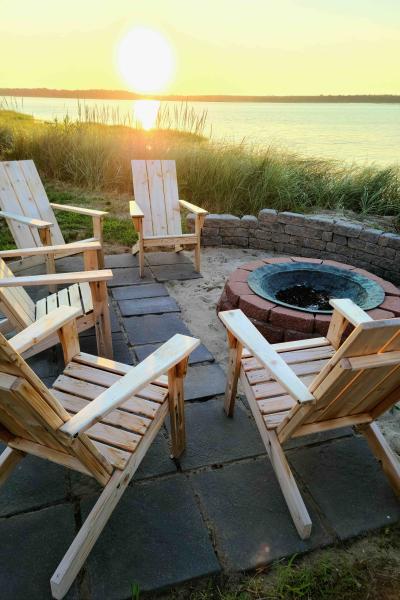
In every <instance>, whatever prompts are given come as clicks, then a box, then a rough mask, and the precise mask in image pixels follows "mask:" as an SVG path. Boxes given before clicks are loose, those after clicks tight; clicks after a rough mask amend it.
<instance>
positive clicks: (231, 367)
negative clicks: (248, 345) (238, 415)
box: [224, 331, 243, 417]
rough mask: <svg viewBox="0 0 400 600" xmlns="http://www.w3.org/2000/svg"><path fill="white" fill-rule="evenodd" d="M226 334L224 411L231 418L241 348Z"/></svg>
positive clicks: (238, 343) (237, 342)
mask: <svg viewBox="0 0 400 600" xmlns="http://www.w3.org/2000/svg"><path fill="white" fill-rule="evenodd" d="M227 334H228V347H229V353H228V373H227V376H226V388H225V399H224V410H225V412H226V414H227V415H228V417H233V412H234V409H235V400H236V392H237V384H238V378H239V373H240V361H241V359H242V352H243V346H242V344H241V343H240V342H239V340H237V339H236V338H235V337H234V336H233V335H232V334H231V332H230V331H227Z"/></svg>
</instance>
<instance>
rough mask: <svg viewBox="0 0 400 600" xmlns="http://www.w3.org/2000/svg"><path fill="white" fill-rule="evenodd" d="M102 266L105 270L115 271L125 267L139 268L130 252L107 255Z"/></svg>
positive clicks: (136, 260) (135, 257) (135, 258)
mask: <svg viewBox="0 0 400 600" xmlns="http://www.w3.org/2000/svg"><path fill="white" fill-rule="evenodd" d="M104 266H105V268H106V269H116V268H125V267H137V266H139V261H138V257H137V256H134V255H133V254H131V253H130V252H125V253H124V254H108V255H107V256H105V257H104Z"/></svg>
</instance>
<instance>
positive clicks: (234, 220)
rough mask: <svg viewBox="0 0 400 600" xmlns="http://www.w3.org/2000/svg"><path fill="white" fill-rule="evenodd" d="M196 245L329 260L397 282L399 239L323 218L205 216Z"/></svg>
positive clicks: (267, 212) (190, 218)
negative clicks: (251, 249)
mask: <svg viewBox="0 0 400 600" xmlns="http://www.w3.org/2000/svg"><path fill="white" fill-rule="evenodd" d="M187 222H188V227H189V229H190V230H193V228H194V218H193V215H188V220H187ZM202 245H203V246H222V247H227V248H232V247H240V248H257V249H260V250H267V251H270V252H277V253H284V254H290V255H295V256H304V257H309V258H322V259H330V260H335V261H339V262H344V263H350V264H353V265H355V266H356V267H361V268H363V269H367V270H368V271H372V273H375V274H376V275H379V276H380V277H384V278H385V279H389V280H390V281H393V282H394V283H397V284H398V283H400V235H398V234H395V233H390V232H385V231H382V230H380V229H373V228H371V227H365V226H363V225H360V224H358V223H351V222H349V221H345V220H343V219H339V218H332V217H329V216H326V215H302V214H297V213H291V212H277V211H276V210H272V209H269V208H265V209H263V210H261V211H260V213H259V215H258V218H257V217H253V216H251V215H246V216H244V217H242V218H239V217H235V216H234V215H208V216H207V217H206V219H205V223H204V228H203V231H202Z"/></svg>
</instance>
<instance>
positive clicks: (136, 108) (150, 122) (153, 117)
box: [133, 100, 160, 130]
mask: <svg viewBox="0 0 400 600" xmlns="http://www.w3.org/2000/svg"><path fill="white" fill-rule="evenodd" d="M159 109H160V101H159V100H135V102H134V103H133V116H134V119H135V121H137V122H138V123H139V124H140V125H141V127H143V129H146V130H149V129H152V128H153V127H154V126H155V124H156V121H157V115H158V111H159Z"/></svg>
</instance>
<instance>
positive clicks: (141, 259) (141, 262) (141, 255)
mask: <svg viewBox="0 0 400 600" xmlns="http://www.w3.org/2000/svg"><path fill="white" fill-rule="evenodd" d="M139 275H140V277H144V247H143V244H141V245H140V249H139Z"/></svg>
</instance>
